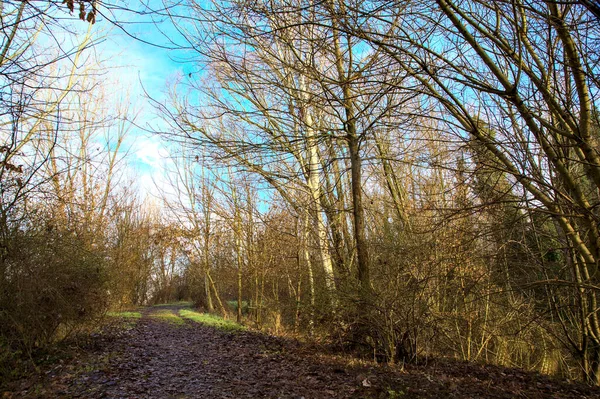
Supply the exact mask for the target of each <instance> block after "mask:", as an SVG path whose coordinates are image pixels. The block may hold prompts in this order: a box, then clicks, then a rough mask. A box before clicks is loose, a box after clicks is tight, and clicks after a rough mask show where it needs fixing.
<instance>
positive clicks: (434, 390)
mask: <svg viewBox="0 0 600 399" xmlns="http://www.w3.org/2000/svg"><path fill="white" fill-rule="evenodd" d="M180 309H181V308H180V307H177V306H170V307H161V308H151V309H148V310H146V311H145V314H144V316H143V317H142V319H141V320H139V321H138V322H137V324H136V326H135V327H133V328H132V329H130V330H129V331H127V332H123V333H121V334H119V335H118V336H116V337H113V338H111V339H104V340H100V343H99V344H98V346H97V348H96V349H95V350H94V351H92V352H90V353H89V354H88V358H85V359H82V360H81V361H80V364H79V366H78V367H77V370H78V371H76V372H75V371H73V370H74V369H73V368H71V369H70V370H71V372H67V371H66V370H69V369H68V368H65V367H63V368H61V369H60V370H58V371H53V372H51V373H49V375H48V376H47V383H46V384H45V386H46V387H47V388H46V389H45V390H43V391H37V394H36V393H34V392H28V393H27V392H23V395H18V394H17V395H15V396H10V397H11V398H16V397H28V398H29V397H44V398H46V397H47V398H115V399H117V398H136V399H138V398H139V399H143V398H157V399H159V398H160V399H184V398H296V399H300V398H305V399H309V398H446V397H455V398H483V397H491V398H515V397H521V398H592V397H600V390H598V389H592V388H589V387H587V386H584V385H573V384H566V383H560V382H556V381H553V380H550V379H548V378H545V377H542V376H539V375H536V374H531V373H524V372H521V371H517V370H510V369H503V368H499V367H493V366H485V367H483V366H477V365H470V364H467V363H457V362H453V363H452V362H439V363H433V364H428V365H426V366H411V367H410V368H407V369H406V370H404V371H400V370H399V369H397V368H396V369H391V368H385V367H378V366H375V365H373V364H365V363H363V364H362V365H361V364H360V362H357V361H352V360H351V359H349V358H344V357H339V356H332V355H325V354H317V353H315V351H313V350H311V349H310V348H308V347H306V346H304V345H302V344H299V343H296V342H294V341H287V340H283V339H281V338H275V337H270V336H266V335H261V334H257V333H253V332H248V331H241V332H226V331H222V330H219V329H216V328H213V327H206V326H203V325H201V324H198V323H195V322H192V321H189V320H186V321H183V320H181V319H178V318H177V317H175V315H176V314H177V312H178V311H179V310H180ZM165 314H171V315H172V321H171V322H168V321H165V320H166V319H165V317H157V316H164V315H165ZM173 321H175V322H176V323H175V322H173ZM36 395H37V396H36Z"/></svg>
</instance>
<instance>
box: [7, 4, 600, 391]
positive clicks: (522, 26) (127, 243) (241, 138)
mask: <svg viewBox="0 0 600 399" xmlns="http://www.w3.org/2000/svg"><path fill="white" fill-rule="evenodd" d="M23 4H25V3H23ZM165 9H166V10H169V11H167V12H165V11H156V12H157V13H159V14H162V15H163V16H167V17H169V18H170V20H171V22H172V24H173V26H174V27H175V28H176V29H177V32H178V38H177V39H175V38H173V41H174V44H173V45H174V46H177V47H179V48H180V50H182V51H185V52H186V53H185V54H186V65H188V66H189V65H192V63H193V65H194V69H193V71H192V73H189V74H187V75H185V76H181V77H180V79H179V80H178V81H177V82H175V84H174V85H173V87H172V90H171V93H172V96H171V98H170V101H168V102H163V103H157V110H158V112H159V113H160V115H161V116H162V117H163V118H164V120H165V121H166V122H167V123H168V125H169V127H168V128H165V129H161V131H160V132H157V134H161V135H162V136H163V137H164V138H166V139H167V140H168V141H169V142H170V143H171V144H170V146H171V147H170V148H171V149H172V152H173V153H176V154H177V157H176V159H174V160H173V162H172V164H171V167H172V168H171V170H170V171H169V173H168V175H169V176H170V184H169V186H170V187H171V189H169V190H167V192H165V195H164V198H163V202H164V206H163V208H162V213H159V211H151V210H149V208H148V207H147V206H146V207H145V206H143V205H142V204H141V203H140V201H137V200H135V199H134V198H135V196H134V195H133V193H131V192H128V190H126V189H124V188H122V187H124V185H119V184H116V183H115V181H116V180H118V175H119V173H120V172H119V171H120V168H119V167H118V165H119V160H120V159H121V156H122V152H121V151H119V146H118V143H120V142H121V141H120V139H119V138H120V137H122V135H123V134H124V133H125V130H126V129H127V128H128V126H129V124H128V123H129V122H128V121H130V120H131V116H130V114H131V112H129V116H126V115H127V110H126V109H119V108H116V107H114V106H113V105H112V104H111V106H107V107H106V109H92V107H91V104H102V102H101V101H99V100H100V99H98V98H96V97H98V96H99V95H100V94H99V92H98V91H97V90H89V89H86V86H82V85H83V83H82V82H83V81H82V80H79V79H77V80H76V81H77V86H76V87H75V86H74V87H69V89H68V90H66V87H67V86H61V85H64V84H67V83H68V82H70V81H71V80H70V79H68V78H66V77H67V76H70V75H68V73H63V74H62V75H61V78H60V79H57V80H56V81H55V82H56V85H57V86H56V87H55V86H52V85H49V86H48V89H46V88H44V90H45V91H44V93H47V94H45V95H46V96H47V97H44V98H50V99H52V100H50V101H41V102H40V100H39V98H42V97H40V96H41V93H37V92H31V90H32V89H31V87H32V85H30V84H25V83H23V82H25V79H29V78H30V76H33V78H34V79H38V78H39V77H41V76H52V77H54V76H55V74H50V72H43V73H39V74H37V75H31V74H26V73H25V71H26V69H24V68H23V67H21V66H20V65H19V67H21V68H23V69H22V70H21V71H22V75H23V76H22V77H21V75H19V74H18V73H17V72H15V75H11V76H15V78H14V79H11V80H10V82H7V83H5V86H3V93H5V92H9V93H12V94H11V97H10V98H11V100H10V101H11V102H9V101H8V100H6V99H7V98H9V97H7V96H3V99H2V101H3V103H2V105H1V106H2V110H3V114H2V115H3V116H2V118H3V122H4V123H3V133H2V134H3V136H4V137H6V139H5V143H8V144H6V145H5V147H2V148H6V150H5V151H2V155H3V157H4V158H3V159H4V160H3V162H2V168H3V169H2V172H1V173H2V176H1V179H0V184H2V193H1V194H2V209H0V211H1V212H2V226H1V229H2V230H1V232H2V238H1V239H2V248H3V256H2V263H1V264H0V265H1V266H0V267H2V274H1V276H2V277H1V278H2V280H1V281H0V288H1V291H0V301H1V304H2V309H3V310H2V311H0V322H1V323H0V326H2V327H0V333H1V334H2V337H4V338H3V340H5V341H6V345H14V344H15V342H18V343H21V344H24V345H26V346H28V347H34V346H35V345H39V343H40V340H41V339H45V337H46V335H47V337H48V339H54V338H55V337H56V336H57V334H56V333H57V330H58V329H62V330H64V329H68V328H69V327H70V326H71V324H70V323H71V321H72V325H73V326H75V325H77V326H79V325H81V323H80V322H81V321H86V317H87V315H89V316H90V317H92V316H94V317H96V316H99V315H101V314H102V311H101V310H103V309H104V308H108V307H111V306H112V307H118V306H124V305H136V304H145V303H150V302H160V301H166V300H173V299H182V298H192V299H193V300H194V301H195V302H196V303H197V304H198V305H199V306H201V307H203V308H205V309H206V310H207V311H210V312H219V313H222V314H223V315H226V316H228V317H237V319H238V320H239V321H241V322H244V323H248V324H250V325H253V326H255V327H258V328H268V329H275V330H282V331H283V330H285V331H294V332H296V333H303V334H309V335H317V336H320V337H328V338H329V339H331V340H333V341H334V342H336V343H337V344H339V345H342V346H345V347H348V348H349V349H354V350H356V349H358V350H360V351H362V352H363V353H365V354H368V356H370V357H373V358H376V359H377V360H379V361H391V362H410V361H415V360H418V359H422V358H424V357H426V356H451V357H456V358H459V359H464V360H469V361H484V362H491V363H496V364H501V365H508V366H517V367H523V368H526V369H531V370H539V371H542V372H544V373H550V374H556V375H560V376H568V377H577V378H583V379H584V380H586V381H588V382H590V383H594V384H598V382H599V379H600V321H599V320H598V316H599V315H598V304H597V301H598V300H597V295H598V290H599V287H600V286H599V285H598V278H599V277H598V263H599V257H600V231H599V227H598V222H599V214H598V209H597V208H598V205H599V204H600V191H599V190H600V152H599V150H600V148H599V144H598V143H599V141H598V140H599V139H600V116H599V114H598V109H597V96H598V95H599V92H598V90H599V83H600V81H599V76H600V74H599V70H598V67H599V66H598V62H599V61H600V60H599V57H600V32H599V30H600V22H599V18H598V15H599V14H600V13H599V12H598V10H599V7H598V4H597V3H596V2H594V1H580V2H578V1H573V2H554V1H537V0H536V1H508V0H507V1H502V0H499V1H494V2H487V1H448V0H437V1H433V2H431V1H406V2H391V1H368V2H361V1H356V2H355V1H344V2H336V1H332V0H331V1H330V0H327V1H324V2H319V3H313V2H302V1H289V0H284V1H263V0H258V1H253V2H246V1H235V0H234V1H225V2H222V1H214V2H195V1H186V2H185V4H179V5H178V6H177V7H175V6H173V7H166V8H165ZM12 15H13V18H20V17H18V14H17V13H16V8H15V12H14V13H13V14H12ZM17 25H18V24H15V25H13V26H17ZM5 26H8V25H5ZM5 30H6V32H10V30H9V29H8V28H6V29H5ZM23 32H24V33H23V34H26V33H25V32H27V30H25V29H24V30H23ZM9 39H10V35H9V34H8V33H7V34H6V35H5V39H4V40H5V41H4V42H3V43H4V47H3V48H7V50H5V51H4V53H6V52H7V51H8V52H10V51H20V50H17V49H13V47H11V46H12V44H11V42H10V41H7V40H9ZM10 40H13V39H10ZM13 42H14V43H18V42H16V41H15V40H13ZM7 43H8V44H7ZM76 48H78V49H80V48H82V47H81V46H79V47H76ZM23 54H28V53H27V52H23ZM36 56H38V55H37V54H36ZM32 57H33V56H32ZM13 58H14V57H13ZM13 58H10V57H9V58H6V60H12V59H13ZM8 62H9V61H2V62H0V65H2V67H3V68H9V67H10V68H17V66H13V65H12V64H8ZM10 62H12V61H10ZM36 62H39V61H36ZM5 65H6V67H5ZM50 65H52V64H51V63H47V62H46V63H44V64H43V65H42V66H43V67H44V68H49V66H50ZM15 70H18V69H15ZM11 71H12V69H11ZM44 71H45V70H44ZM11 73H12V72H11ZM44 73H45V74H46V75H44ZM74 73H75V72H74ZM77 73H78V71H77ZM20 79H21V80H20ZM46 81H47V80H46ZM46 81H45V82H46ZM80 86H81V87H80ZM21 87H26V88H27V89H26V90H25V89H21ZM36 87H37V86H36ZM89 87H91V86H89ZM53 90H54V91H53ZM56 93H68V94H65V95H64V98H62V97H61V98H57V97H56V96H59V94H56ZM26 95H27V96H29V97H27V96H26ZM19 96H20V97H19ZM90 96H91V97H90ZM88 97H89V98H88ZM27 98H31V99H35V100H36V102H34V103H31V102H27V101H26V99H27ZM59 100H60V104H61V106H60V107H57V106H54V108H53V106H52V104H54V103H55V102H56V101H59ZM39 104H42V105H39ZM117 109H118V112H117V111H115V110H117ZM17 111H18V112H17ZM114 112H117V113H119V115H120V117H116V118H115V117H111V116H110V115H111V113H114ZM23 115H28V117H27V118H24V117H23ZM92 115H94V117H92ZM36 121H40V122H36ZM90 121H95V122H94V123H91V122H90ZM109 121H111V122H112V123H113V124H112V125H110V126H109V125H108V122H109ZM114 121H122V122H121V123H118V124H116V125H114ZM107 131H112V132H114V134H112V135H110V136H106V132H107ZM94 134H100V135H101V139H102V140H104V141H102V140H98V139H97V138H94V137H95V136H94ZM102 135H104V136H102ZM64 137H68V138H67V139H65V138H64ZM99 141H100V142H103V143H104V144H103V145H100V146H99V148H100V150H99V151H97V152H95V153H92V151H93V148H94V147H96V146H98V143H99ZM21 143H23V144H21ZM13 154H14V155H13ZM31 154H39V155H37V156H34V155H31ZM13 157H19V158H20V159H22V160H21V161H17V160H16V159H17V158H13ZM34 161H35V162H34ZM21 164H22V165H23V166H20V165H21ZM107 176H108V179H107V178H106V177H107ZM113 176H114V178H113ZM19 181H20V182H19ZM173 189H174V191H175V192H174V193H173V192H171V191H172V190H173ZM33 276H35V278H33ZM50 282H51V283H52V284H50ZM37 284H39V286H38V285H37ZM53 284H54V285H53ZM45 292H47V293H45ZM47 298H54V299H53V300H54V301H55V302H52V301H50V302H48V300H47ZM73 298H78V300H77V301H74V300H73ZM60 301H64V302H65V303H69V304H70V305H71V307H68V309H70V310H69V311H70V312H72V313H71V314H70V313H68V312H66V311H62V310H60V311H57V312H54V309H59V307H60V305H61V304H62V302H60ZM87 301H89V308H91V307H94V311H91V310H89V311H88V309H89V308H88V307H87V306H88V305H86V304H87V303H88V302H87ZM234 301H235V305H233V302H234ZM41 303H50V304H51V305H48V307H47V309H48V311H47V312H46V313H47V315H51V316H52V317H53V319H52V320H53V323H54V324H48V325H50V326H52V327H53V328H48V327H44V328H47V329H48V331H47V332H46V330H44V331H45V332H44V334H46V335H43V334H42V335H38V336H35V337H34V336H31V337H29V338H27V339H25V338H24V337H27V334H26V333H29V332H30V331H33V327H32V326H37V325H42V323H49V320H50V319H49V318H47V317H49V316H47V315H46V314H44V315H40V314H37V313H35V312H31V314H30V317H31V319H27V318H24V317H23V316H22V315H23V314H24V312H23V309H25V307H26V306H30V308H28V309H38V308H39V306H41V305H40V304H41ZM75 304H76V306H75V307H73V306H74V305H75ZM45 309H46V308H45ZM53 312H54V313H53ZM40 317H42V318H44V319H43V320H39V318H40ZM4 321H7V322H6V323H5V322H4ZM44 325H45V324H44ZM5 326H6V327H5Z"/></svg>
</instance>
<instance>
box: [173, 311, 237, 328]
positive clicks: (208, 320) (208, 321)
mask: <svg viewBox="0 0 600 399" xmlns="http://www.w3.org/2000/svg"><path fill="white" fill-rule="evenodd" d="M179 315H180V316H181V317H183V318H186V319H189V320H192V321H195V322H196V323H201V324H204V325H205V326H209V327H215V328H218V329H219V330H224V331H241V330H245V329H246V328H245V327H244V326H241V325H239V324H237V323H236V322H234V321H231V320H225V319H223V318H222V317H219V316H215V315H212V314H208V313H198V312H194V311H192V310H187V309H182V310H180V311H179Z"/></svg>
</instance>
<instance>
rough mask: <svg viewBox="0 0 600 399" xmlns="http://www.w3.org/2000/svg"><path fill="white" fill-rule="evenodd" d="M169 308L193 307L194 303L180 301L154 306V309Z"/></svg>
mask: <svg viewBox="0 0 600 399" xmlns="http://www.w3.org/2000/svg"><path fill="white" fill-rule="evenodd" d="M167 306H185V307H191V306H192V302H190V301H179V302H170V303H159V304H156V305H153V306H152V307H153V308H163V307H167Z"/></svg>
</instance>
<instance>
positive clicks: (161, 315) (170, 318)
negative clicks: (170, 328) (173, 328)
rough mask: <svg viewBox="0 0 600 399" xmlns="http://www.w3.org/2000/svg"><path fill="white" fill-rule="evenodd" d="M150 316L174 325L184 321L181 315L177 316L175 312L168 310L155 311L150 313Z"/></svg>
mask: <svg viewBox="0 0 600 399" xmlns="http://www.w3.org/2000/svg"><path fill="white" fill-rule="evenodd" d="M150 317H152V318H154V319H158V320H161V321H165V322H167V323H171V324H176V325H181V324H184V323H185V322H184V321H183V319H182V318H181V317H179V316H177V315H176V314H175V313H173V312H171V311H169V310H160V311H158V312H156V313H152V314H151V315H150Z"/></svg>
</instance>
